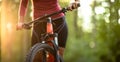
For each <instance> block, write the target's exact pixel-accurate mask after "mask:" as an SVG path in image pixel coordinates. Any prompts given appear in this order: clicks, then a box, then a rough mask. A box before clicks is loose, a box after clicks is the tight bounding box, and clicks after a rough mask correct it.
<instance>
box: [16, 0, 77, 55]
mask: <svg viewBox="0 0 120 62" xmlns="http://www.w3.org/2000/svg"><path fill="white" fill-rule="evenodd" d="M28 2H29V0H21V1H20V7H19V13H18V15H19V16H18V18H19V20H18V24H17V29H18V30H21V29H22V28H23V27H22V26H23V23H24V16H25V14H26V8H27V5H28ZM31 2H32V6H33V20H35V19H36V18H38V17H41V16H44V15H45V14H50V13H53V12H55V11H59V10H61V7H60V5H59V3H58V0H31ZM78 2H79V0H75V1H74V2H72V3H71V4H70V6H69V8H68V9H69V10H71V11H72V10H73V8H77V3H78ZM51 18H52V20H53V23H54V24H53V28H54V30H55V31H54V32H56V33H58V41H59V42H58V43H59V47H60V49H59V52H60V55H62V56H63V52H64V48H65V45H66V40H67V35H68V28H67V24H66V20H65V16H64V14H63V13H60V14H58V15H54V16H52V17H51ZM45 26H46V25H45V23H39V24H38V23H37V25H33V33H32V41H31V42H32V43H31V44H32V46H33V45H34V44H36V43H37V42H38V38H41V34H43V33H45V31H46V30H45V29H46V27H45Z"/></svg>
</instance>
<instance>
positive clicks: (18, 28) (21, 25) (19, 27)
mask: <svg viewBox="0 0 120 62" xmlns="http://www.w3.org/2000/svg"><path fill="white" fill-rule="evenodd" d="M16 29H17V30H22V29H23V22H18V24H17V26H16Z"/></svg>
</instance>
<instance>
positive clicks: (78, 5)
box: [72, 3, 80, 9]
mask: <svg viewBox="0 0 120 62" xmlns="http://www.w3.org/2000/svg"><path fill="white" fill-rule="evenodd" d="M77 7H80V3H77ZM72 9H75V8H74V7H73V6H72Z"/></svg>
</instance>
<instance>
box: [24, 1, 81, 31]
mask: <svg viewBox="0 0 120 62" xmlns="http://www.w3.org/2000/svg"><path fill="white" fill-rule="evenodd" d="M77 6H78V7H80V4H79V3H78V4H77ZM72 9H75V8H74V7H72ZM69 10H70V9H68V7H66V8H63V9H62V10H59V11H57V12H54V13H51V14H48V15H45V16H42V17H38V18H37V19H35V20H34V21H31V22H28V23H24V24H23V28H24V29H30V28H31V27H32V26H30V25H31V24H32V23H36V22H43V21H40V20H42V19H45V18H48V17H51V16H53V15H56V14H59V13H65V12H67V11H69Z"/></svg>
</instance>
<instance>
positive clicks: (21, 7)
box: [17, 0, 28, 30]
mask: <svg viewBox="0 0 120 62" xmlns="http://www.w3.org/2000/svg"><path fill="white" fill-rule="evenodd" d="M27 5H28V0H21V1H20V5H19V11H18V25H17V29H18V30H19V29H22V25H23V23H24V16H25V14H26V11H27Z"/></svg>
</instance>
